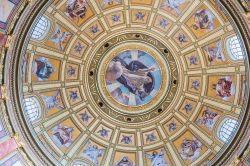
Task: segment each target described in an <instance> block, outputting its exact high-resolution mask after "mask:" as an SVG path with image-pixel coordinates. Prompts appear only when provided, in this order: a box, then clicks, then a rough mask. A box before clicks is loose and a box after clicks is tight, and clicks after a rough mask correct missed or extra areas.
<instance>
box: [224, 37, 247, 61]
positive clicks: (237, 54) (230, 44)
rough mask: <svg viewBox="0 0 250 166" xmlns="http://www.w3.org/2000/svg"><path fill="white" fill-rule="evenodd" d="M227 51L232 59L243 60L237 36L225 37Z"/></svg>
mask: <svg viewBox="0 0 250 166" xmlns="http://www.w3.org/2000/svg"><path fill="white" fill-rule="evenodd" d="M226 43H227V51H228V53H229V55H230V57H231V58H232V59H233V60H243V59H244V53H243V50H242V47H241V44H240V41H239V39H238V37H237V36H232V37H230V38H228V39H227V42H226Z"/></svg>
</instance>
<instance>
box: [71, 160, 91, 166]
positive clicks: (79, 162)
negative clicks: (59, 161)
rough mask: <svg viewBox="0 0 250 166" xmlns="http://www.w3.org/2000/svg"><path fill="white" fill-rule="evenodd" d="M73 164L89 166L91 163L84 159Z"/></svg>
mask: <svg viewBox="0 0 250 166" xmlns="http://www.w3.org/2000/svg"><path fill="white" fill-rule="evenodd" d="M73 166H89V164H87V163H85V162H82V161H77V162H75V163H74V164H73Z"/></svg>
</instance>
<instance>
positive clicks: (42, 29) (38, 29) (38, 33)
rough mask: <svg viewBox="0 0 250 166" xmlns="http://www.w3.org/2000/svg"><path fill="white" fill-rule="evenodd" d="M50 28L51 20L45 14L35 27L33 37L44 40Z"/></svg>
mask: <svg viewBox="0 0 250 166" xmlns="http://www.w3.org/2000/svg"><path fill="white" fill-rule="evenodd" d="M49 28H50V22H49V20H48V19H47V18H46V17H44V16H42V17H40V19H39V20H38V22H37V24H36V26H35V28H34V29H33V32H32V35H31V38H33V39H36V40H43V39H44V37H45V36H46V35H47V33H48V31H49Z"/></svg>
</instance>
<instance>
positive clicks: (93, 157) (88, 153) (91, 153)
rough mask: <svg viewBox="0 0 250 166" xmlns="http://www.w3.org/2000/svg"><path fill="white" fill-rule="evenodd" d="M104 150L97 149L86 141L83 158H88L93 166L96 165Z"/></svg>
mask: <svg viewBox="0 0 250 166" xmlns="http://www.w3.org/2000/svg"><path fill="white" fill-rule="evenodd" d="M104 151H105V149H99V148H98V147H97V146H96V145H91V143H90V141H88V143H87V146H86V148H85V150H84V151H83V157H86V158H88V159H89V160H90V161H92V162H93V163H94V164H95V165H98V158H100V157H102V155H103V153H104Z"/></svg>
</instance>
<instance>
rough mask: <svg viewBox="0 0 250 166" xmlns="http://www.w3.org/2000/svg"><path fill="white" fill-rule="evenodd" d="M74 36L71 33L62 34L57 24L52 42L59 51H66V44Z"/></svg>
mask: <svg viewBox="0 0 250 166" xmlns="http://www.w3.org/2000/svg"><path fill="white" fill-rule="evenodd" d="M71 36H72V34H71V33H70V32H62V30H61V29H60V28H59V26H58V25H57V24H56V26H55V31H54V34H53V35H52V36H51V41H52V42H53V43H54V44H55V45H56V46H57V48H58V49H59V50H61V51H62V50H63V49H64V46H63V45H64V44H66V42H67V41H68V39H69V38H70V37H71Z"/></svg>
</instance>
